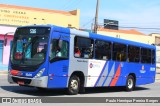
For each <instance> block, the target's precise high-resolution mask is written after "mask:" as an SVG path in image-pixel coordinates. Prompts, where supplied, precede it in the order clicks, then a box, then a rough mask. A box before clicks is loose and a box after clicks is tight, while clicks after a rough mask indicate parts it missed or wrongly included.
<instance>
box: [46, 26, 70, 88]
mask: <svg viewBox="0 0 160 106" xmlns="http://www.w3.org/2000/svg"><path fill="white" fill-rule="evenodd" d="M62 32H65V33H62ZM52 39H58V40H65V41H67V42H68V44H69V42H70V35H69V30H63V29H61V28H55V29H54V30H53V32H52V34H51V40H52ZM50 44H51V43H50ZM50 44H49V45H50ZM48 64H49V70H48V88H66V87H67V83H68V72H69V70H68V69H69V60H58V61H54V62H50V61H49V62H48Z"/></svg>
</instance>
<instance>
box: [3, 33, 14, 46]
mask: <svg viewBox="0 0 160 106" xmlns="http://www.w3.org/2000/svg"><path fill="white" fill-rule="evenodd" d="M8 34H14V32H8V33H6V34H4V46H6V45H7V41H8V39H7V35H8Z"/></svg>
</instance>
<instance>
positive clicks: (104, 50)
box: [95, 40, 112, 60]
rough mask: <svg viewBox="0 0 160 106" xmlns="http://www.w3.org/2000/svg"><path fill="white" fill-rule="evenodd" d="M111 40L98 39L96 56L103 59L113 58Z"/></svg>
mask: <svg viewBox="0 0 160 106" xmlns="http://www.w3.org/2000/svg"><path fill="white" fill-rule="evenodd" d="M111 47H112V44H111V42H106V41H102V40H96V43H95V58H96V59H101V60H110V59H111Z"/></svg>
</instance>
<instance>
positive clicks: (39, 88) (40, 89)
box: [36, 87, 47, 91]
mask: <svg viewBox="0 0 160 106" xmlns="http://www.w3.org/2000/svg"><path fill="white" fill-rule="evenodd" d="M36 88H37V90H39V91H45V90H47V88H41V87H36Z"/></svg>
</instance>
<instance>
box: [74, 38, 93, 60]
mask: <svg viewBox="0 0 160 106" xmlns="http://www.w3.org/2000/svg"><path fill="white" fill-rule="evenodd" d="M93 43H94V42H93V40H92V39H90V38H85V37H78V36H77V37H75V39H74V57H76V58H93Z"/></svg>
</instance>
